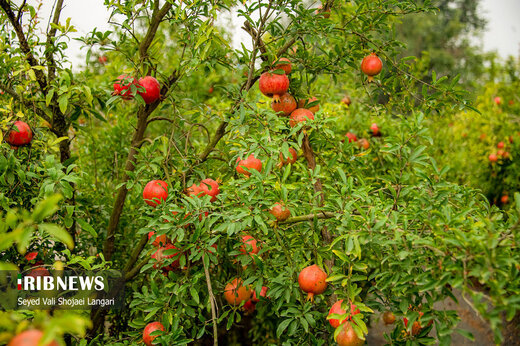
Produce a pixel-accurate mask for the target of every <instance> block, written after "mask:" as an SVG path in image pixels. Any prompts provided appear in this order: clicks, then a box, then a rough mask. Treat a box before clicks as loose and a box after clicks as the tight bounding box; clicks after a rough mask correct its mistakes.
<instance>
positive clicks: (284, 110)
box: [271, 93, 296, 117]
mask: <svg viewBox="0 0 520 346" xmlns="http://www.w3.org/2000/svg"><path fill="white" fill-rule="evenodd" d="M271 108H272V109H273V111H275V112H276V114H277V115H279V116H286V117H288V116H289V115H290V114H291V113H292V111H294V110H295V109H296V100H295V99H294V97H292V95H291V94H289V93H285V94H283V95H282V96H280V102H274V101H273V102H271Z"/></svg>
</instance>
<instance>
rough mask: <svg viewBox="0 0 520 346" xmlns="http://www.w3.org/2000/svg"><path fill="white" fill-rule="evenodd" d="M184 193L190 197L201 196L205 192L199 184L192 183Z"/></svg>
mask: <svg viewBox="0 0 520 346" xmlns="http://www.w3.org/2000/svg"><path fill="white" fill-rule="evenodd" d="M186 193H187V194H188V196H190V197H191V198H193V197H202V196H204V194H205V192H204V190H203V189H202V187H200V185H197V184H193V185H191V186H190V187H188V188H187V189H186Z"/></svg>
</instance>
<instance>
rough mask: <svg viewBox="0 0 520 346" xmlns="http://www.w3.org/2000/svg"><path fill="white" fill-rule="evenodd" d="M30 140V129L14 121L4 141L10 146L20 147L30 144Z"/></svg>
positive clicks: (31, 135) (23, 123) (31, 133)
mask: <svg viewBox="0 0 520 346" xmlns="http://www.w3.org/2000/svg"><path fill="white" fill-rule="evenodd" d="M32 138H33V132H32V130H31V127H30V126H29V125H28V124H27V123H26V122H23V121H15V122H14V124H13V126H12V127H11V129H10V130H9V133H8V134H7V138H6V140H5V141H6V142H7V143H9V144H11V145H12V146H15V147H21V146H23V145H27V144H29V143H31V141H32Z"/></svg>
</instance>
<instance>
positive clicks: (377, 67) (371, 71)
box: [361, 53, 383, 83]
mask: <svg viewBox="0 0 520 346" xmlns="http://www.w3.org/2000/svg"><path fill="white" fill-rule="evenodd" d="M382 69H383V62H382V61H381V59H379V57H378V56H377V55H376V53H372V54H370V55H367V56H366V57H364V58H363V61H362V62H361V71H363V73H364V74H366V75H367V76H368V78H367V79H368V82H369V83H370V82H373V81H374V76H375V75H378V74H379V73H380V72H381V70H382Z"/></svg>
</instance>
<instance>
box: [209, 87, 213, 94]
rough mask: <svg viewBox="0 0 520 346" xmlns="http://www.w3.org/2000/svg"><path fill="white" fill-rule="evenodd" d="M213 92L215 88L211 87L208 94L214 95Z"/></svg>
mask: <svg viewBox="0 0 520 346" xmlns="http://www.w3.org/2000/svg"><path fill="white" fill-rule="evenodd" d="M213 90H214V88H213V86H210V87H209V89H208V93H210V94H213Z"/></svg>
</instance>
